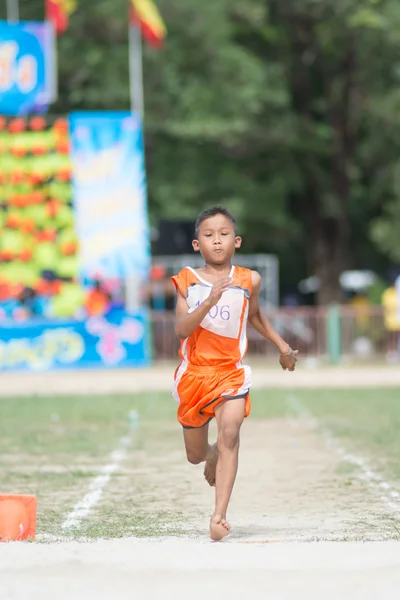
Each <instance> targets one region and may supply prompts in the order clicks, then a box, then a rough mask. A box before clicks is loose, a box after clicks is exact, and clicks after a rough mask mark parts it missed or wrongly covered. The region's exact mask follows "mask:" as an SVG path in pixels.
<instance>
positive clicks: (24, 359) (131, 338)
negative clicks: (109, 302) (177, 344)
mask: <svg viewBox="0 0 400 600" xmlns="http://www.w3.org/2000/svg"><path fill="white" fill-rule="evenodd" d="M147 323H148V318H147V315H146V314H145V311H142V312H138V313H135V314H130V313H126V312H124V311H115V312H113V313H110V314H109V315H107V317H92V318H90V319H86V320H85V321H74V320H66V321H59V320H57V321H47V320H38V321H34V320H32V321H24V322H16V321H9V322H7V321H4V322H2V323H1V326H0V372H1V371H50V370H56V369H80V368H106V367H108V368H118V367H125V368H126V367H138V366H145V365H148V364H149V362H150V357H149V339H148V335H149V334H148V326H147Z"/></svg>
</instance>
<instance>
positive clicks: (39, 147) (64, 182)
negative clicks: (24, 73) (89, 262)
mask: <svg viewBox="0 0 400 600" xmlns="http://www.w3.org/2000/svg"><path fill="white" fill-rule="evenodd" d="M77 255H78V239H77V236H76V233H75V230H74V214H73V210H72V188H71V163H70V157H69V138H68V121H67V120H66V119H63V118H57V119H53V120H50V119H48V118H44V117H42V116H34V117H32V118H30V119H23V118H13V119H6V118H5V117H2V116H0V303H1V302H5V301H10V300H11V299H13V298H17V297H19V295H20V294H21V292H22V291H23V290H24V289H27V288H28V289H29V290H31V291H33V293H34V294H39V295H41V296H42V297H47V298H51V297H52V296H54V295H55V294H60V293H61V290H62V286H63V282H68V283H69V284H71V280H74V279H75V278H76V277H77V274H78V257H77ZM13 316H14V317H15V316H16V315H13Z"/></svg>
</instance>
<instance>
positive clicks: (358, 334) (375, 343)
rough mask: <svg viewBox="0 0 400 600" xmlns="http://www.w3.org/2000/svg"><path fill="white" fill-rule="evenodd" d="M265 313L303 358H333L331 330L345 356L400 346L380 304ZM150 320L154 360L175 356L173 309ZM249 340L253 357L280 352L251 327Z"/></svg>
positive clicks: (395, 349)
mask: <svg viewBox="0 0 400 600" xmlns="http://www.w3.org/2000/svg"><path fill="white" fill-rule="evenodd" d="M265 314H266V316H267V317H268V319H269V320H270V321H271V323H272V325H273V326H274V328H275V329H276V330H277V331H278V333H279V334H280V335H281V336H282V337H283V338H284V339H285V340H286V341H287V342H288V343H289V344H290V345H291V346H292V348H296V349H298V350H299V352H300V353H301V355H302V356H303V357H316V358H318V359H321V360H324V361H328V360H331V359H332V336H333V335H334V336H335V338H336V339H337V340H338V346H339V347H338V350H339V353H340V355H341V356H342V357H348V358H354V359H374V358H375V359H376V358H380V357H381V358H383V357H385V356H387V355H388V354H390V353H392V354H395V353H399V351H400V343H399V342H400V331H399V332H396V331H388V330H387V329H386V327H385V318H384V311H383V309H382V308H380V307H368V308H362V309H354V308H352V307H348V306H341V307H339V310H338V313H337V315H338V316H337V318H336V319H335V320H334V321H333V320H332V312H331V310H330V309H329V308H315V307H301V308H280V309H274V310H271V311H269V312H268V313H265ZM152 325H153V347H154V359H155V360H168V359H174V358H176V355H177V351H178V348H179V341H178V340H177V338H176V336H175V332H174V325H175V316H174V312H173V311H166V312H157V311H154V312H153V313H152ZM248 341H249V346H248V355H249V356H252V357H257V356H258V357H260V358H261V357H271V358H272V357H275V356H276V349H275V348H274V347H273V346H272V345H271V344H270V343H269V342H267V341H266V340H264V339H263V338H262V337H261V336H260V335H259V334H258V333H257V332H256V331H255V330H254V329H253V328H252V327H251V326H249V328H248Z"/></svg>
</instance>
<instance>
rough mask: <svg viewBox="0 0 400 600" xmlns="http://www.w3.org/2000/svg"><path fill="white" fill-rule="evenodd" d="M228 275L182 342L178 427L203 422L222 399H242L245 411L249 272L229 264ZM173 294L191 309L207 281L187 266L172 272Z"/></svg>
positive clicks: (205, 289)
mask: <svg viewBox="0 0 400 600" xmlns="http://www.w3.org/2000/svg"><path fill="white" fill-rule="evenodd" d="M230 277H232V278H233V281H232V283H231V285H230V286H229V289H228V290H227V291H226V292H224V293H223V294H222V296H221V298H220V300H219V302H218V304H217V305H216V306H213V307H212V308H211V309H210V311H209V312H208V314H207V316H206V317H205V318H204V319H203V321H202V322H201V323H200V325H198V327H196V329H195V330H194V332H193V333H192V334H191V335H190V336H189V337H188V338H186V339H185V340H182V341H181V346H180V350H179V354H180V357H181V363H180V365H179V367H178V368H177V370H176V372H175V381H174V388H173V396H174V398H175V400H176V401H177V402H178V403H179V408H178V420H179V422H180V423H181V425H183V427H187V428H191V427H202V426H203V425H205V424H206V423H208V422H209V421H210V420H211V419H212V418H213V417H214V416H215V413H214V408H215V406H216V405H217V404H218V403H219V402H222V401H224V400H233V399H239V398H245V399H246V406H245V416H246V417H247V416H248V415H249V414H250V410H251V403H250V396H249V389H250V385H251V369H250V367H249V366H247V365H243V364H242V359H243V357H244V355H245V354H246V351H247V334H246V330H247V315H248V311H249V300H250V296H251V293H252V279H251V271H250V270H249V269H245V268H243V267H235V266H233V267H232V270H231V273H230ZM172 281H173V282H174V284H175V286H176V288H177V290H178V293H180V294H181V296H183V298H185V299H186V302H187V305H188V311H189V312H192V311H194V310H195V309H196V308H197V306H199V305H200V304H201V303H202V302H204V300H206V298H207V297H208V296H209V295H210V292H211V288H212V284H211V283H209V282H208V281H207V280H206V279H204V278H203V277H202V276H200V275H199V274H197V273H196V271H195V270H194V269H192V268H191V267H186V268H185V269H182V271H180V273H179V274H178V275H176V276H175V277H172Z"/></svg>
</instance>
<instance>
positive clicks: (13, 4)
mask: <svg viewBox="0 0 400 600" xmlns="http://www.w3.org/2000/svg"><path fill="white" fill-rule="evenodd" d="M7 21H8V22H9V23H18V21H19V0H7Z"/></svg>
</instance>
